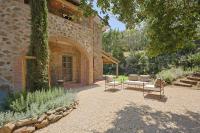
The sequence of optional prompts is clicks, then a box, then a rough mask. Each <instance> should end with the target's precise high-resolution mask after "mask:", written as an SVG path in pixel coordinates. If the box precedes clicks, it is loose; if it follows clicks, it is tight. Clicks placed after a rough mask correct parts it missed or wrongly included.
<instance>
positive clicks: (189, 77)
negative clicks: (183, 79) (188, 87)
mask: <svg viewBox="0 0 200 133" xmlns="http://www.w3.org/2000/svg"><path fill="white" fill-rule="evenodd" d="M187 79H189V80H194V81H200V78H198V77H193V76H188V77H187Z"/></svg>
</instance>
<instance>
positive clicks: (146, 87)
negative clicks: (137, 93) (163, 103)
mask: <svg viewBox="0 0 200 133" xmlns="http://www.w3.org/2000/svg"><path fill="white" fill-rule="evenodd" d="M144 90H149V91H160V88H157V87H155V86H154V85H145V86H144Z"/></svg>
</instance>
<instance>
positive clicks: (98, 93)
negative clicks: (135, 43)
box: [37, 81, 200, 133]
mask: <svg viewBox="0 0 200 133" xmlns="http://www.w3.org/2000/svg"><path fill="white" fill-rule="evenodd" d="M165 96H166V97H165V98H163V99H162V100H160V97H159V95H158V96H156V95H148V96H146V97H145V98H144V97H143V93H142V92H141V91H140V90H133V89H126V90H121V91H106V92H105V91H104V82H102V81H100V82H98V83H97V84H95V85H93V86H90V87H84V89H83V88H82V89H79V90H78V89H77V98H78V99H79V102H80V103H79V106H78V108H77V109H76V110H74V111H73V112H72V113H70V114H69V115H68V116H66V117H65V118H63V119H61V120H59V121H58V122H56V123H55V124H52V125H50V126H48V127H46V128H44V129H41V130H39V131H37V133H55V132H56V133H147V132H148V133H155V132H161V133H165V132H166V133H168V132H170V133H172V132H174V133H176V132H184V133H197V132H200V103H199V101H200V90H194V89H189V88H184V87H177V86H167V87H165Z"/></svg>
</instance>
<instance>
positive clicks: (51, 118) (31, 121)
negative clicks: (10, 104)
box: [0, 101, 78, 133]
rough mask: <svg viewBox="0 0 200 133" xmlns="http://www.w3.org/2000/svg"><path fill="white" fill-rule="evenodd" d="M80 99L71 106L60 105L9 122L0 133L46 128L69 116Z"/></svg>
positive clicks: (28, 131) (28, 132)
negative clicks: (32, 115)
mask: <svg viewBox="0 0 200 133" xmlns="http://www.w3.org/2000/svg"><path fill="white" fill-rule="evenodd" d="M77 105H78V101H74V102H73V103H72V104H70V105H69V106H64V107H58V108H56V109H54V110H50V111H47V112H45V113H44V114H42V115H40V116H38V117H33V118H27V119H22V120H18V121H16V122H9V123H7V124H5V125H4V126H3V127H1V128H0V133H12V132H13V133H21V132H26V133H32V132H34V131H35V130H37V129H41V128H44V127H46V126H48V125H49V124H51V123H54V122H56V121H58V120H59V119H61V118H62V117H65V116H67V115H68V114H69V113H70V112H71V111H72V110H73V109H76V108H77Z"/></svg>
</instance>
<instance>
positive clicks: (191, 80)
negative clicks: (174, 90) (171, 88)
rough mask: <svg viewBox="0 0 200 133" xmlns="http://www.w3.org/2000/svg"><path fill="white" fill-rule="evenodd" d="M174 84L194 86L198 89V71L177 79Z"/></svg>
mask: <svg viewBox="0 0 200 133" xmlns="http://www.w3.org/2000/svg"><path fill="white" fill-rule="evenodd" d="M174 85H176V86H183V87H194V86H196V87H197V88H199V89H200V72H198V73H195V74H192V75H189V76H187V77H185V78H183V79H180V80H177V81H175V82H174Z"/></svg>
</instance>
